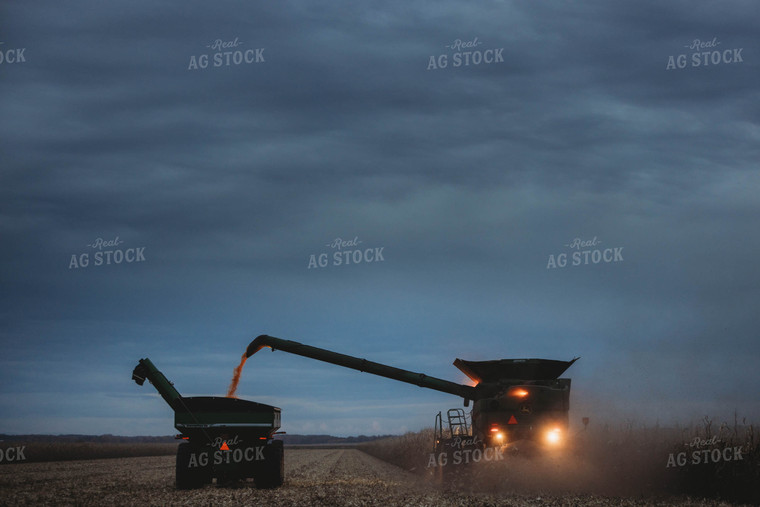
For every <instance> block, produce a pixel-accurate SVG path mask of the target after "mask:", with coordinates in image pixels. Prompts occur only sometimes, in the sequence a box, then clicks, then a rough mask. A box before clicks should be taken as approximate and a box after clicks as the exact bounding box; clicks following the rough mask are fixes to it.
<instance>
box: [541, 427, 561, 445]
mask: <svg viewBox="0 0 760 507" xmlns="http://www.w3.org/2000/svg"><path fill="white" fill-rule="evenodd" d="M545 438H546V442H547V443H548V444H551V445H558V444H559V443H560V442H562V431H561V430H560V429H559V428H553V429H551V430H549V431H547V432H546V437H545Z"/></svg>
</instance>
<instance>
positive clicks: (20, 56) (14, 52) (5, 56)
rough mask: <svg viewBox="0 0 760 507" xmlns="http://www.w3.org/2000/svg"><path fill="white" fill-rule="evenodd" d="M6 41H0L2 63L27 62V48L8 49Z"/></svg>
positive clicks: (0, 60)
mask: <svg viewBox="0 0 760 507" xmlns="http://www.w3.org/2000/svg"><path fill="white" fill-rule="evenodd" d="M4 46H5V42H0V65H3V64H5V65H7V64H9V63H26V57H25V56H24V51H26V48H11V49H6V48H5V47H4Z"/></svg>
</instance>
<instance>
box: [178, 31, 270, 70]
mask: <svg viewBox="0 0 760 507" xmlns="http://www.w3.org/2000/svg"><path fill="white" fill-rule="evenodd" d="M244 44H245V43H244V42H241V41H240V40H238V38H237V37H235V39H234V40H229V41H224V40H222V39H216V40H215V41H213V42H211V44H207V45H206V47H207V48H208V49H210V50H211V51H212V53H204V54H200V55H192V56H190V63H189V64H188V65H187V70H198V69H206V68H208V67H209V65H211V66H212V67H229V66H230V65H242V64H243V63H246V64H251V63H262V62H264V61H265V60H264V49H265V48H256V49H237V48H238V47H240V46H242V45H244ZM227 50H229V51H227Z"/></svg>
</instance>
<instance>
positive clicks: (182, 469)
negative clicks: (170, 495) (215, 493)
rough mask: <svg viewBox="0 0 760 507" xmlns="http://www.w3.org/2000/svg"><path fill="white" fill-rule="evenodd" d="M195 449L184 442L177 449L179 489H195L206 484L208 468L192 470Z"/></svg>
mask: <svg viewBox="0 0 760 507" xmlns="http://www.w3.org/2000/svg"><path fill="white" fill-rule="evenodd" d="M194 451H195V448H194V447H193V446H192V445H190V443H188V442H183V443H181V444H179V446H178V447H177V466H176V479H177V489H195V488H200V487H201V486H203V484H204V482H206V481H205V480H204V479H205V477H204V476H205V475H206V474H207V470H206V469H205V468H206V467H198V468H191V467H190V458H191V456H192V454H193V452H194Z"/></svg>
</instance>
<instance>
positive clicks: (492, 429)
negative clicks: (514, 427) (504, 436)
mask: <svg viewBox="0 0 760 507" xmlns="http://www.w3.org/2000/svg"><path fill="white" fill-rule="evenodd" d="M498 431H499V428H497V427H496V426H494V427H493V428H491V433H496V432H498Z"/></svg>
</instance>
